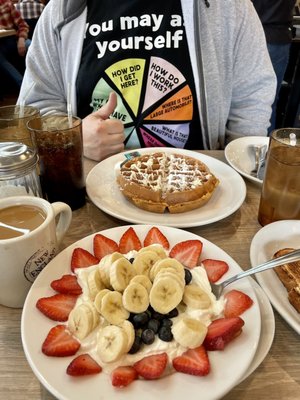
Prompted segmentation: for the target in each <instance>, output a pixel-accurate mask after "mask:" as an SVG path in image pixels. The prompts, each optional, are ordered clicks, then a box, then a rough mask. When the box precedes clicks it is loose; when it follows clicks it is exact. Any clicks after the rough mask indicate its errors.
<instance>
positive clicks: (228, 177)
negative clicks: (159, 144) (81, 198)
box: [86, 147, 246, 228]
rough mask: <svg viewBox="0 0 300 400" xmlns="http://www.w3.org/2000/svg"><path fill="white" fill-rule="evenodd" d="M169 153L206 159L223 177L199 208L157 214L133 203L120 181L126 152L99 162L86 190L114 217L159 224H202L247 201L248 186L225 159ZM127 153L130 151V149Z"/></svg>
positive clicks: (227, 213)
mask: <svg viewBox="0 0 300 400" xmlns="http://www.w3.org/2000/svg"><path fill="white" fill-rule="evenodd" d="M138 151H139V153H141V154H143V153H153V152H156V151H162V149H161V148H147V149H138ZM163 151H164V152H166V153H174V152H176V153H178V154H183V155H187V156H190V157H194V158H196V159H199V160H200V161H202V162H204V163H205V164H206V165H207V166H208V167H209V169H210V170H211V171H212V173H213V174H215V175H216V177H217V178H218V179H219V180H220V184H219V186H218V187H217V189H216V190H215V193H214V194H213V196H212V198H211V199H210V201H209V202H208V203H207V204H206V205H204V206H203V207H200V208H198V209H196V210H192V211H188V212H185V213H182V214H169V213H164V214H157V213H152V212H148V211H144V210H141V209H139V208H137V207H136V206H134V205H133V204H132V203H130V202H129V201H128V200H127V199H126V198H125V197H124V196H123V195H122V193H121V192H120V189H119V187H118V185H117V183H116V171H115V168H116V166H117V165H119V163H120V162H122V161H124V160H125V157H124V153H120V154H116V155H114V156H112V157H110V158H108V159H106V160H104V161H102V162H100V163H99V164H97V165H96V166H95V167H94V168H93V169H92V170H91V171H90V173H89V174H88V176H87V179H86V190H87V194H88V196H89V197H90V199H91V200H92V201H93V202H94V203H95V205H96V206H97V207H99V208H100V209H101V210H103V211H105V212H106V213H107V214H110V215H112V216H113V217H116V218H119V219H121V220H124V221H128V222H132V223H142V224H158V225H164V226H173V227H177V228H184V227H185V228H186V227H193V226H201V225H206V224H210V223H212V222H216V221H219V220H221V219H223V218H226V217H228V216H229V215H231V214H232V213H233V212H234V211H236V210H237V209H238V208H240V206H241V205H242V204H243V201H244V200H245V196H246V185H245V182H244V181H243V179H242V178H241V177H240V175H239V174H237V173H236V172H235V171H234V170H233V169H232V168H230V167H229V166H228V165H227V164H225V163H223V162H222V161H219V160H216V159H214V158H212V157H209V156H206V155H203V154H200V153H196V152H193V151H189V150H182V149H173V148H168V147H166V148H164V150H163ZM125 153H129V152H128V151H127V152H125Z"/></svg>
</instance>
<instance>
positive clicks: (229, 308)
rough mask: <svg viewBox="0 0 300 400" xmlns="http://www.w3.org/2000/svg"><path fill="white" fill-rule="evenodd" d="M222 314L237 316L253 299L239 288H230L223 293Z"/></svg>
mask: <svg viewBox="0 0 300 400" xmlns="http://www.w3.org/2000/svg"><path fill="white" fill-rule="evenodd" d="M224 297H225V299H226V303H225V308H224V316H225V317H226V318H231V317H238V316H239V315H241V314H243V312H245V311H246V310H248V308H250V307H251V306H252V304H253V300H252V299H251V297H249V296H248V295H247V294H246V293H243V292H240V291H239V290H231V291H230V292H228V293H226V294H225V296H224Z"/></svg>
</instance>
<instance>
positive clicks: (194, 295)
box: [183, 284, 211, 310]
mask: <svg viewBox="0 0 300 400" xmlns="http://www.w3.org/2000/svg"><path fill="white" fill-rule="evenodd" d="M183 302H184V303H185V304H186V305H187V306H188V307H191V308H201V309H202V310H204V309H206V308H209V307H210V305H211V300H210V297H209V296H208V294H207V293H206V292H205V291H204V290H202V289H201V288H200V287H199V286H197V285H194V284H190V285H186V286H185V288H184V292H183Z"/></svg>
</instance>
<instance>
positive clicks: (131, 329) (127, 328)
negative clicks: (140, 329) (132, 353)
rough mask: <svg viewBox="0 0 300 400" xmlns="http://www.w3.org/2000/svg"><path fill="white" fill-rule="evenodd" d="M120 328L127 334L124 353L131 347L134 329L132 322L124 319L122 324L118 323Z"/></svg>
mask: <svg viewBox="0 0 300 400" xmlns="http://www.w3.org/2000/svg"><path fill="white" fill-rule="evenodd" d="M120 326H121V328H123V329H124V331H125V333H126V335H127V347H126V353H128V352H129V350H130V349H131V347H132V345H133V342H134V339H135V330H134V326H133V324H132V323H131V322H130V321H128V320H126V321H124V322H123V324H122V325H120Z"/></svg>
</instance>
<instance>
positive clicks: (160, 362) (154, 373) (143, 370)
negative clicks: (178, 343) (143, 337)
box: [133, 353, 168, 379]
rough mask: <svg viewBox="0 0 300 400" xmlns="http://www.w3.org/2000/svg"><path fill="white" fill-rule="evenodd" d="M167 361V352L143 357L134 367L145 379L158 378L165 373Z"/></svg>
mask: <svg viewBox="0 0 300 400" xmlns="http://www.w3.org/2000/svg"><path fill="white" fill-rule="evenodd" d="M167 362H168V356H167V353H160V354H155V355H153V356H147V357H144V358H142V359H141V360H139V361H137V362H136V363H135V364H133V368H134V369H135V370H136V372H137V373H138V375H140V376H141V377H143V378H144V379H158V378H160V377H161V375H162V374H163V372H164V370H165V368H166V366H167Z"/></svg>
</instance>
